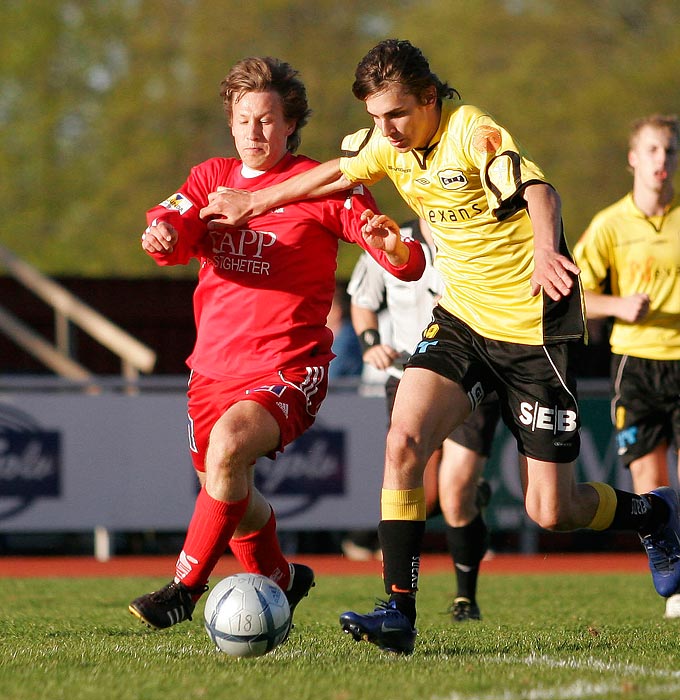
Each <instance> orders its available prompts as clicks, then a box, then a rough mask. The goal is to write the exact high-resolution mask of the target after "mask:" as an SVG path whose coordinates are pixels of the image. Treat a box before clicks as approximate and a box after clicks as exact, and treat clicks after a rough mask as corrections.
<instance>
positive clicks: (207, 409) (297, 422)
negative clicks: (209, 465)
mask: <svg viewBox="0 0 680 700" xmlns="http://www.w3.org/2000/svg"><path fill="white" fill-rule="evenodd" d="M327 391H328V366H321V367H303V368H301V369H287V370H283V371H279V372H276V373H274V374H270V375H265V376H262V377H254V378H253V377H251V378H249V379H247V380H246V379H238V380H233V379H230V380H216V379H209V378H208V377H204V376H202V375H200V374H197V373H196V372H193V371H192V372H191V376H190V377H189V390H188V399H189V401H188V418H189V424H188V431H189V451H190V453H191V459H192V461H193V463H194V468H195V469H197V470H198V471H205V466H204V463H205V452H206V449H207V447H208V440H209V438H210V431H211V430H212V429H213V426H214V425H215V423H216V422H217V420H218V419H219V418H220V417H221V416H222V415H223V414H224V413H225V412H226V411H227V409H228V408H230V407H231V406H233V405H234V404H235V403H237V402H239V401H255V402H257V403H259V404H260V405H261V406H263V407H264V408H265V409H266V410H267V411H269V413H271V415H272V416H273V417H274V418H275V420H276V422H277V423H278V424H279V430H280V431H281V439H280V442H279V445H278V447H277V449H276V450H275V451H274V452H271V453H270V454H268V455H267V456H268V457H270V458H271V459H274V458H275V457H276V452H283V449H284V447H285V446H286V445H288V444H289V443H291V442H292V441H293V440H295V439H296V438H298V437H300V435H302V434H303V433H304V432H305V431H306V430H307V429H308V428H310V427H311V425H312V424H313V423H314V420H315V419H316V414H317V413H318V412H319V409H320V408H321V404H322V402H323V400H324V399H325V398H326V392H327Z"/></svg>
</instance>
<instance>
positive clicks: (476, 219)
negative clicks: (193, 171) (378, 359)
mask: <svg viewBox="0 0 680 700" xmlns="http://www.w3.org/2000/svg"><path fill="white" fill-rule="evenodd" d="M352 91H353V93H354V95H355V97H357V98H358V99H360V100H362V101H363V102H364V104H365V107H366V110H367V112H368V114H369V115H370V116H371V118H372V119H373V127H372V128H369V129H363V130H361V131H359V132H357V133H356V134H353V135H351V136H349V137H347V138H346V139H345V141H344V146H343V147H344V152H343V154H342V157H340V158H339V159H336V160H333V161H328V162H327V163H323V164H321V165H319V166H317V167H316V168H314V169H313V170H310V171H308V172H306V173H304V174H303V175H302V176H300V177H299V178H293V179H290V180H287V181H286V182H285V183H282V184H281V185H277V186H275V187H272V188H267V189H264V190H259V191H258V192H253V193H250V194H248V193H243V192H233V191H231V192H230V191H224V190H222V191H216V192H214V193H212V194H211V196H210V197H209V201H210V204H209V205H208V206H207V207H206V208H205V209H204V210H203V212H202V215H203V216H217V217H219V216H220V214H221V215H223V217H224V220H225V221H228V222H231V223H234V222H235V221H238V220H239V219H241V218H243V217H246V218H247V217H248V216H250V215H252V214H253V213H254V212H259V211H263V210H267V209H269V208H271V207H272V206H276V205H278V204H280V203H281V202H284V201H292V200H296V199H300V198H301V197H305V196H309V195H318V194H321V193H323V192H325V191H327V189H329V188H330V189H332V188H334V187H343V188H346V187H348V186H350V185H351V184H352V183H356V182H363V183H373V182H377V181H378V180H380V179H381V178H382V177H384V176H387V177H389V178H390V179H391V180H392V182H393V183H394V185H395V187H396V188H397V190H398V191H399V193H400V194H401V196H402V197H403V198H404V200H405V201H406V202H408V203H409V205H410V206H411V207H413V208H414V210H415V212H416V214H417V215H418V216H420V217H422V218H423V219H425V220H426V221H427V222H428V224H429V225H430V228H431V231H432V235H433V238H434V242H435V245H436V247H437V251H438V253H437V259H436V262H435V265H436V266H437V268H438V269H439V271H440V272H441V274H442V277H443V278H444V283H445V287H446V289H445V292H444V295H443V297H442V299H441V301H440V303H439V304H438V305H437V307H436V308H435V310H434V317H433V322H432V323H430V324H429V325H428V326H427V328H426V329H425V330H424V332H423V338H422V340H421V342H420V343H419V344H418V346H417V347H416V349H415V351H414V353H413V354H412V356H411V358H410V360H409V362H408V363H407V366H406V369H405V371H404V376H403V378H402V380H401V382H400V384H399V388H398V389H397V394H396V398H395V404H394V410H393V413H392V418H391V425H390V429H389V432H388V435H387V445H386V452H385V468H384V477H383V485H382V493H381V521H380V523H379V526H378V532H379V536H380V543H381V547H382V550H383V564H384V569H383V580H384V585H385V591H386V593H387V595H388V597H389V599H388V600H387V601H386V602H384V603H382V604H380V605H379V606H378V607H377V608H376V609H375V610H374V611H373V612H369V613H368V614H359V613H356V612H352V611H349V612H346V613H343V614H342V615H341V616H340V624H341V626H342V629H343V630H344V631H345V632H347V633H349V634H351V635H352V636H353V637H354V639H356V640H366V641H369V642H371V643H373V644H376V645H377V646H378V647H380V648H382V649H385V650H388V651H394V652H397V653H402V654H409V653H411V652H412V651H413V649H414V646H415V640H416V628H415V620H416V591H417V590H418V577H419V568H420V552H421V543H422V537H423V532H424V529H425V499H424V491H423V471H424V468H425V464H426V463H427V460H428V458H429V456H430V454H431V453H432V451H433V450H434V449H436V447H438V446H439V445H440V444H441V442H442V440H443V439H444V438H445V437H446V436H447V435H448V434H449V433H451V431H452V430H453V429H454V428H456V427H457V426H459V425H460V424H461V423H462V422H463V421H464V420H465V418H466V417H467V416H468V415H469V414H470V413H471V412H472V411H474V410H475V409H476V407H477V406H478V405H479V403H480V402H481V401H482V399H483V398H484V396H486V395H487V394H489V393H490V392H491V391H494V390H495V391H496V392H497V393H498V396H499V399H500V404H501V412H502V416H503V419H504V421H505V423H506V425H507V426H508V428H509V429H510V430H511V431H512V433H513V435H514V436H515V439H516V441H517V446H518V449H519V452H520V453H521V454H522V455H523V456H525V457H526V462H524V461H523V460H522V461H521V464H522V465H523V466H522V467H521V472H522V473H521V477H522V484H523V488H524V491H525V504H526V509H527V513H528V514H529V516H530V517H531V518H532V519H533V520H534V521H535V522H536V523H537V524H538V525H540V526H542V527H544V528H547V529H550V530H562V531H564V530H574V529H578V528H591V529H594V530H608V529H626V530H634V531H637V532H638V533H639V534H640V536H641V537H642V538H643V544H644V546H645V549H646V551H647V553H648V556H649V560H650V568H651V570H652V577H653V580H654V584H655V587H656V590H657V592H658V593H659V594H661V595H666V594H667V593H668V592H674V591H675V589H676V588H677V587H678V585H679V584H680V522H679V521H678V497H677V494H676V493H675V491H673V490H671V489H670V488H668V487H665V488H663V489H656V490H655V491H654V492H653V493H650V494H645V495H636V494H633V493H628V492H624V491H620V490H615V489H613V488H612V487H611V486H609V485H607V484H603V483H577V481H576V476H575V473H574V461H575V460H576V457H577V455H578V453H579V447H580V442H579V411H578V403H577V398H576V381H575V377H574V357H573V354H574V350H575V346H577V344H580V343H581V342H582V338H583V334H584V318H583V305H582V295H581V290H580V286H579V283H578V272H579V270H578V267H577V266H576V265H575V264H574V262H573V261H572V259H571V257H570V255H569V251H568V249H567V245H566V242H565V237H564V232H563V230H562V220H561V203H560V198H559V195H558V194H557V192H556V191H555V189H554V188H553V187H552V186H551V185H550V184H549V183H548V182H547V180H546V179H545V176H544V175H543V173H542V172H541V170H540V168H539V167H538V166H537V165H536V164H535V163H533V161H532V160H531V159H530V158H529V157H528V156H527V154H526V153H525V152H524V151H523V150H522V148H521V147H520V146H519V144H518V143H517V142H516V141H515V139H514V138H513V137H512V136H511V135H510V134H509V133H508V132H507V130H506V129H504V128H503V127H502V126H501V125H500V124H498V123H497V122H496V121H495V120H494V119H493V118H492V117H491V116H490V115H488V114H486V113H485V112H484V111H483V110H480V109H477V108H475V107H472V106H469V105H465V104H463V103H462V102H461V101H460V100H459V99H457V98H458V97H459V96H458V93H457V92H456V91H455V90H454V89H452V88H451V87H449V86H448V85H447V84H446V83H444V82H442V81H441V80H440V79H439V78H438V77H437V76H436V75H435V74H434V73H433V72H432V71H431V70H430V66H429V62H428V61H427V59H426V58H425V57H424V56H423V54H422V52H421V51H420V50H419V49H418V48H416V47H415V46H413V45H412V44H411V43H410V42H408V41H403V40H398V39H387V40H385V41H382V42H380V43H379V44H378V45H377V46H375V47H374V48H373V49H371V50H370V51H369V52H368V54H366V56H364V58H363V59H362V60H361V61H360V62H359V64H358V66H357V69H356V72H355V81H354V84H353V87H352ZM381 222H382V225H385V222H384V220H381V221H376V225H378V224H380V223H381ZM395 225H396V224H395Z"/></svg>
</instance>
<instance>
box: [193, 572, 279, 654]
mask: <svg viewBox="0 0 680 700" xmlns="http://www.w3.org/2000/svg"><path fill="white" fill-rule="evenodd" d="M203 614H204V617H205V629H206V631H207V632H208V636H209V637H210V639H212V641H213V642H214V643H215V646H216V647H217V649H218V650H219V651H223V652H225V653H226V654H229V655H230V656H262V655H263V654H266V653H268V652H270V651H271V650H272V649H274V648H275V647H276V646H278V645H279V644H281V642H282V641H283V640H284V639H285V638H286V635H287V634H288V629H289V627H290V607H289V605H288V599H287V598H286V595H285V593H284V592H283V591H282V590H281V589H280V588H279V586H278V585H277V584H276V583H274V581H272V580H271V579H270V578H267V577H266V576H262V575H260V574H234V575H233V576H229V577H227V578H225V579H222V581H220V582H219V583H218V584H217V585H216V586H215V587H214V588H213V589H212V591H211V592H210V595H209V596H208V599H207V600H206V602H205V611H204V613H203Z"/></svg>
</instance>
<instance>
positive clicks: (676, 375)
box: [574, 114, 680, 617]
mask: <svg viewBox="0 0 680 700" xmlns="http://www.w3.org/2000/svg"><path fill="white" fill-rule="evenodd" d="M679 137H680V123H679V121H678V118H677V117H676V116H666V115H659V114H655V115H651V116H648V117H644V118H642V119H639V120H637V121H636V122H634V123H633V126H632V129H631V133H630V139H629V150H628V165H629V166H630V170H631V172H632V173H633V188H632V191H631V192H629V193H628V194H627V195H626V196H625V197H623V198H622V199H620V200H619V201H618V202H615V203H614V204H612V205H611V206H609V207H607V208H606V209H603V210H602V211H601V212H599V213H598V214H597V215H596V216H595V217H594V218H593V220H592V222H591V223H590V225H589V226H588V229H587V230H586V232H585V233H584V234H583V236H582V237H581V240H580V241H579V242H578V243H577V245H576V247H575V249H574V255H575V257H576V262H577V263H578V265H579V267H580V268H581V281H582V284H583V286H584V289H585V298H586V309H587V313H588V317H589V318H607V317H611V318H613V319H614V320H613V325H612V330H611V336H610V344H611V348H612V373H611V376H612V383H613V400H612V420H613V422H614V425H615V428H616V440H617V448H618V453H619V455H620V457H621V459H622V461H623V464H624V465H625V466H626V467H628V468H629V469H630V473H631V477H632V481H633V488H634V490H635V491H636V492H637V493H644V492H646V491H650V490H652V489H654V488H657V487H659V486H667V485H668V484H669V473H668V471H669V469H668V450H669V447H670V445H671V444H672V443H673V442H675V447H676V450H677V449H678V446H680V233H679V232H680V206H678V202H677V201H676V200H675V195H674V189H673V177H674V175H675V172H676V170H677V168H678V139H679ZM666 616H667V617H680V595H678V594H676V595H673V596H671V597H669V598H668V600H667V603H666Z"/></svg>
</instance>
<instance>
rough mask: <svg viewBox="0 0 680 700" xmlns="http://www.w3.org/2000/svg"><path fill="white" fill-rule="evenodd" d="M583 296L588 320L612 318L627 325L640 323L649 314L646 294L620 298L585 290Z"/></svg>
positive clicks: (648, 299)
mask: <svg viewBox="0 0 680 700" xmlns="http://www.w3.org/2000/svg"><path fill="white" fill-rule="evenodd" d="M584 295H585V300H586V314H587V316H588V318H592V319H598V318H608V317H614V318H618V319H620V320H621V321H626V322H627V323H640V322H641V321H644V319H645V317H646V316H647V314H648V313H649V304H650V298H649V295H648V294H631V295H630V296H625V297H621V296H616V295H614V294H600V293H599V292H594V291H592V290H588V289H587V290H586V291H585V293H584Z"/></svg>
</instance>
